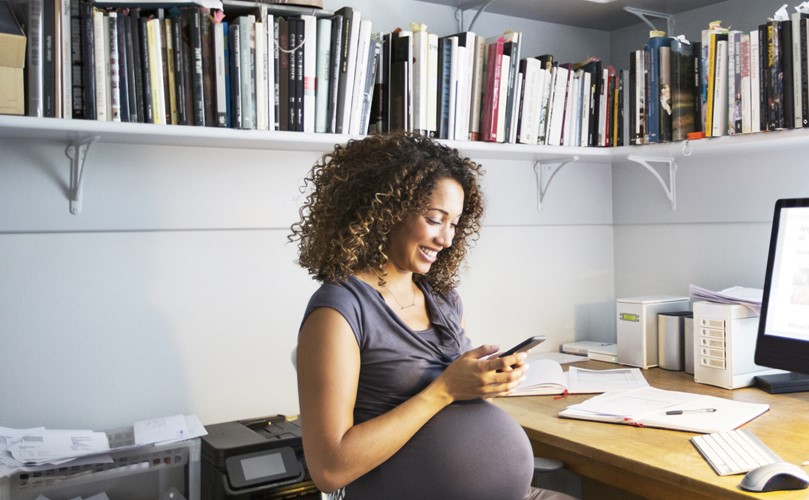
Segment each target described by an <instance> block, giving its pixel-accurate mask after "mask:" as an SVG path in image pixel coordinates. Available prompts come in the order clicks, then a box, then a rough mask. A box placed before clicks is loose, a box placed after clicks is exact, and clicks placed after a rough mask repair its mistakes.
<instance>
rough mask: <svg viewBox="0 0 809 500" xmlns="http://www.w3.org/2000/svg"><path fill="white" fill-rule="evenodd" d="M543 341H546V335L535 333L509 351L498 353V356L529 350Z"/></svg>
mask: <svg viewBox="0 0 809 500" xmlns="http://www.w3.org/2000/svg"><path fill="white" fill-rule="evenodd" d="M543 342H545V336H544V335H534V336H533V337H528V338H527V339H525V340H523V341H522V342H520V343H519V344H517V345H515V346H514V347H512V348H511V349H509V350H508V351H504V352H502V353H500V354H498V355H497V357H498V358H502V357H503V356H510V355H512V354H514V353H517V352H527V351H530V350H531V349H532V348H534V347H536V346H538V345H539V344H541V343H543Z"/></svg>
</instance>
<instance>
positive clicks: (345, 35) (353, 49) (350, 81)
mask: <svg viewBox="0 0 809 500" xmlns="http://www.w3.org/2000/svg"><path fill="white" fill-rule="evenodd" d="M334 13H335V14H336V15H340V16H342V19H343V30H342V33H341V42H340V66H339V71H338V75H339V79H338V88H337V116H336V124H335V130H334V131H335V132H336V133H338V134H342V133H347V132H348V127H349V125H350V121H351V99H352V97H353V96H354V78H353V76H354V73H355V72H356V67H357V45H358V44H359V33H360V26H359V25H360V20H361V19H362V14H361V13H360V11H359V10H356V9H353V8H351V7H348V6H346V7H342V8H340V9H338V10H336V11H335V12H334Z"/></svg>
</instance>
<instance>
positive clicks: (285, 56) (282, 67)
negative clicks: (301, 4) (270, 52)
mask: <svg viewBox="0 0 809 500" xmlns="http://www.w3.org/2000/svg"><path fill="white" fill-rule="evenodd" d="M278 44H279V49H278V51H279V53H278V103H279V118H278V120H279V121H278V126H279V130H289V119H290V114H289V113H290V109H289V72H290V52H289V48H290V41H289V22H288V21H287V20H286V19H284V18H281V19H279V23H278Z"/></svg>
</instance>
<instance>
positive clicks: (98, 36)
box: [93, 7, 109, 121]
mask: <svg viewBox="0 0 809 500" xmlns="http://www.w3.org/2000/svg"><path fill="white" fill-rule="evenodd" d="M105 25H106V19H105V15H104V11H102V10H101V9H99V8H95V7H94V8H93V40H94V41H95V43H94V45H93V50H94V52H95V61H96V66H95V69H94V78H95V82H96V84H95V105H96V120H99V121H108V120H109V114H108V113H107V111H108V109H109V108H108V106H107V97H108V88H109V57H108V55H107V54H108V51H109V48H108V47H109V39H108V38H107V37H106V36H104V32H105V29H104V26H105Z"/></svg>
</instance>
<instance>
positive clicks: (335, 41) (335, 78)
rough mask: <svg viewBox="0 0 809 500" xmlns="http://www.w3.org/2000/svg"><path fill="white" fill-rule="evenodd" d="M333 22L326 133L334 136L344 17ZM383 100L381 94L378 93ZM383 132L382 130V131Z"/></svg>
mask: <svg viewBox="0 0 809 500" xmlns="http://www.w3.org/2000/svg"><path fill="white" fill-rule="evenodd" d="M329 20H330V21H331V40H330V42H329V55H330V57H329V60H330V62H329V63H328V64H329V68H330V69H329V81H328V86H327V88H328V96H327V100H328V102H327V103H326V130H325V131H326V132H328V133H330V134H333V133H335V132H336V131H337V107H338V97H339V91H340V60H341V57H342V56H341V52H342V47H343V16H342V15H339V14H335V15H334V16H332V17H330V18H329ZM377 94H379V97H380V98H381V93H380V92H376V93H375V95H374V99H376V98H377ZM380 132H381V130H380Z"/></svg>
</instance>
